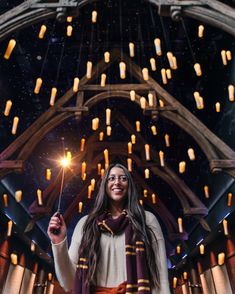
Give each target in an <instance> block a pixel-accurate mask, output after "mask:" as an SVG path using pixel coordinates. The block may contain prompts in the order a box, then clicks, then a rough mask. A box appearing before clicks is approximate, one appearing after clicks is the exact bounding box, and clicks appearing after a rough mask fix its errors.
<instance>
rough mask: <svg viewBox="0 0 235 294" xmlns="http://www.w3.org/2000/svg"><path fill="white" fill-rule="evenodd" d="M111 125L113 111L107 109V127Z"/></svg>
mask: <svg viewBox="0 0 235 294" xmlns="http://www.w3.org/2000/svg"><path fill="white" fill-rule="evenodd" d="M110 124H111V109H110V108H106V125H107V126H109V125H110Z"/></svg>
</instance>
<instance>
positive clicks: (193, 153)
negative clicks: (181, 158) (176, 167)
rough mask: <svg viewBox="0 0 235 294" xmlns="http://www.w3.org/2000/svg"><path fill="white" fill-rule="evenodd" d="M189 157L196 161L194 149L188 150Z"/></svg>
mask: <svg viewBox="0 0 235 294" xmlns="http://www.w3.org/2000/svg"><path fill="white" fill-rule="evenodd" d="M188 157H189V159H190V160H192V161H193V160H195V159H196V157H195V152H194V150H193V148H189V149H188Z"/></svg>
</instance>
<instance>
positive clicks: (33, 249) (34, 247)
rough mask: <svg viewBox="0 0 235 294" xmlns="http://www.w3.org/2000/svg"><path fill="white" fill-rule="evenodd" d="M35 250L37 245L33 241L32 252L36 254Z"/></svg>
mask: <svg viewBox="0 0 235 294" xmlns="http://www.w3.org/2000/svg"><path fill="white" fill-rule="evenodd" d="M35 249H36V246H35V243H34V242H33V241H31V244H30V250H31V251H32V252H35Z"/></svg>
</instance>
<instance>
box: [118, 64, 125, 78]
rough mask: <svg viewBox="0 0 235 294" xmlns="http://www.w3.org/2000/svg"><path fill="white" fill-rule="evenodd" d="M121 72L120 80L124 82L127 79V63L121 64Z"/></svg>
mask: <svg viewBox="0 0 235 294" xmlns="http://www.w3.org/2000/svg"><path fill="white" fill-rule="evenodd" d="M119 70H120V78H121V79H122V80H124V79H125V78H126V64H125V62H123V61H121V62H120V63H119Z"/></svg>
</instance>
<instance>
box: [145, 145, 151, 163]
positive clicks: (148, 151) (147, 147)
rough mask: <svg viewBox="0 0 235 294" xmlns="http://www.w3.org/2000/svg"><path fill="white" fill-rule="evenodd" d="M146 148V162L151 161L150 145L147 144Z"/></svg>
mask: <svg viewBox="0 0 235 294" xmlns="http://www.w3.org/2000/svg"><path fill="white" fill-rule="evenodd" d="M144 148H145V158H146V160H150V146H149V144H145V145H144Z"/></svg>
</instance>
